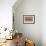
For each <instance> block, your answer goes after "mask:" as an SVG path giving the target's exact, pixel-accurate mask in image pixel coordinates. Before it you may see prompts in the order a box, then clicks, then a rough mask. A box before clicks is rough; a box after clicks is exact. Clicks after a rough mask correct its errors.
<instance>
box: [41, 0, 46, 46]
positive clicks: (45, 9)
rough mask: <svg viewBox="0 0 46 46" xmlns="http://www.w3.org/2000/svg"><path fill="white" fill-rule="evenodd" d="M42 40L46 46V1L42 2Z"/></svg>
mask: <svg viewBox="0 0 46 46" xmlns="http://www.w3.org/2000/svg"><path fill="white" fill-rule="evenodd" d="M41 40H42V46H46V0H42V1H41Z"/></svg>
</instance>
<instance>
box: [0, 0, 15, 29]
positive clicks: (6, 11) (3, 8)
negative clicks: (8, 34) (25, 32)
mask: <svg viewBox="0 0 46 46" xmlns="http://www.w3.org/2000/svg"><path fill="white" fill-rule="evenodd" d="M15 2H16V0H0V27H7V28H9V29H12V6H13V4H14V3H15Z"/></svg>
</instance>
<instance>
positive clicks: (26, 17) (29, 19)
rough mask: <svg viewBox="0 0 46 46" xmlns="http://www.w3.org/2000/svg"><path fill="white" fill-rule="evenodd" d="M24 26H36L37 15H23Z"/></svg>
mask: <svg viewBox="0 0 46 46" xmlns="http://www.w3.org/2000/svg"><path fill="white" fill-rule="evenodd" d="M23 24H35V15H23Z"/></svg>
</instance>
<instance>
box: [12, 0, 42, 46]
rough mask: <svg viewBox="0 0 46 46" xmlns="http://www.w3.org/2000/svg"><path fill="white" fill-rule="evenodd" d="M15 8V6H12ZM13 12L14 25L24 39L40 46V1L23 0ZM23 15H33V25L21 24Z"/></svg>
mask: <svg viewBox="0 0 46 46" xmlns="http://www.w3.org/2000/svg"><path fill="white" fill-rule="evenodd" d="M14 6H16V5H14ZM13 10H14V20H15V22H14V24H15V29H17V30H18V32H22V33H23V37H24V38H28V39H32V40H34V41H35V43H36V46H41V14H40V13H41V1H40V0H23V2H21V4H20V5H19V6H18V7H17V8H15V9H14V8H13ZM23 15H35V24H23Z"/></svg>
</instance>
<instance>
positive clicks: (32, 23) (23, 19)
mask: <svg viewBox="0 0 46 46" xmlns="http://www.w3.org/2000/svg"><path fill="white" fill-rule="evenodd" d="M24 16H34V22H33V23H24ZM23 24H35V15H23Z"/></svg>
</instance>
